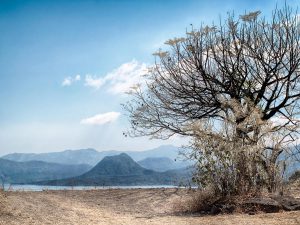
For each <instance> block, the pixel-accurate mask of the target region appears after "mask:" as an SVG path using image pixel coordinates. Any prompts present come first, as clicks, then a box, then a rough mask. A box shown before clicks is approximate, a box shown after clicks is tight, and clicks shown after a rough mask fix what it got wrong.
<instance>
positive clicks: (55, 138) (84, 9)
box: [0, 0, 300, 155]
mask: <svg viewBox="0 0 300 225" xmlns="http://www.w3.org/2000/svg"><path fill="white" fill-rule="evenodd" d="M286 2H287V3H288V4H289V5H290V6H292V7H297V6H300V2H299V0H289V1H288V0H287V1H286ZM284 3H285V1H283V0H277V1H273V0H264V1H261V0H251V1H250V0H244V1H241V0H228V1H225V0H222V1H221V0H198V1H196V0H181V1H179V0H163V1H162V0H107V1H104V0H103V1H101V0H98V1H90V0H86V1H83V0H82V1H77V0H73V1H66V0H60V1H58V0H57V1H56V0H49V1H47V0H40V1H38V0H36V1H22V0H20V1H14V0H7V1H6V0H0V98H1V101H0V155H4V154H8V153H12V152H52V151H60V150H65V149H82V148H95V149H97V150H99V151H102V150H112V149H114V150H133V151H134V150H145V149H150V148H154V147H157V146H159V145H164V144H173V145H178V146H179V145H181V144H184V143H186V142H187V141H188V140H187V139H185V138H182V137H178V136H176V137H174V138H172V139H170V140H165V141H162V140H150V139H149V138H146V137H144V138H128V137H127V138H126V137H124V136H123V135H122V133H123V131H126V130H127V129H128V128H129V122H128V118H127V116H126V115H125V112H124V110H123V109H122V106H121V104H122V103H125V102H126V101H128V100H129V97H128V96H127V95H126V94H124V92H126V91H127V90H128V89H129V88H130V87H132V86H133V85H134V84H135V83H136V82H139V81H140V80H141V79H142V78H141V75H143V74H145V73H146V71H147V67H148V66H150V65H152V64H153V63H154V57H153V55H152V53H153V52H155V51H157V50H158V49H159V48H164V42H165V41H166V40H167V39H169V38H173V37H182V36H184V35H185V32H186V30H187V29H190V24H193V27H194V28H197V27H200V25H201V24H202V23H204V24H211V23H212V22H213V21H215V22H218V21H219V20H220V18H225V17H226V13H227V12H232V11H234V12H235V14H236V15H240V14H243V13H245V12H249V11H256V10H260V11H261V12H262V14H263V15H266V16H268V15H270V13H271V11H272V10H273V9H274V8H275V7H276V5H277V6H278V7H281V6H282V5H283V4H284Z"/></svg>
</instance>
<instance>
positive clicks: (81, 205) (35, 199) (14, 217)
mask: <svg viewBox="0 0 300 225" xmlns="http://www.w3.org/2000/svg"><path fill="white" fill-rule="evenodd" d="M190 194H191V191H189V190H184V189H133V190H90V191H43V192H7V193H6V196H7V200H8V202H9V203H10V204H9V205H8V207H9V209H10V210H9V211H8V212H7V213H2V214H0V224H1V225H2V224H3V225H9V224H22V225H23V224H24V225H25V224H39V225H40V224H41V225H44V224H57V225H58V224H80V225H86V224H100V225H102V224H116V225H123V224H124V225H144V224H152V225H155V224H160V225H165V224H170V225H171V224H174V225H175V224H176V225H181V224H193V225H194V224H199V225H201V224H205V225H219V224H222V225H227V224H228V225H229V224H239V225H243V224H246V225H252V224H253V225H254V224H255V225H259V224H264V225H268V224H272V225H275V224H286V225H299V224H300V212H299V211H298V212H280V213H275V214H271V213H270V214H256V215H246V214H233V215H218V216H199V215H186V214H179V213H178V212H176V209H177V208H178V207H174V206H176V205H178V204H179V203H180V202H182V201H183V200H185V199H186V198H188V196H190Z"/></svg>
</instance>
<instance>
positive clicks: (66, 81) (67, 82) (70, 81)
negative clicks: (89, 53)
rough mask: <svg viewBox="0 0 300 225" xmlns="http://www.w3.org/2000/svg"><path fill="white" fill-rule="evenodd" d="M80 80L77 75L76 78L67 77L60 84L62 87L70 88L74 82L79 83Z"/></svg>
mask: <svg viewBox="0 0 300 225" xmlns="http://www.w3.org/2000/svg"><path fill="white" fill-rule="evenodd" d="M80 79H81V77H80V75H79V74H78V75H76V76H74V77H71V76H68V77H66V78H65V79H64V80H63V82H62V83H61V85H62V86H63V87H65V86H71V85H72V84H73V83H74V82H76V81H80Z"/></svg>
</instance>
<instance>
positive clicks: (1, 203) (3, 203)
mask: <svg viewBox="0 0 300 225" xmlns="http://www.w3.org/2000/svg"><path fill="white" fill-rule="evenodd" d="M5 214H9V207H8V201H7V198H6V195H5V193H4V191H3V190H2V189H0V216H1V215H5Z"/></svg>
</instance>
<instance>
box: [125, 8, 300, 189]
mask: <svg viewBox="0 0 300 225" xmlns="http://www.w3.org/2000/svg"><path fill="white" fill-rule="evenodd" d="M259 15H260V11H257V12H250V13H249V14H246V15H242V16H240V17H239V18H238V19H236V18H235V17H234V15H232V14H228V18H227V19H226V20H224V21H221V22H220V24H219V25H218V26H217V25H212V26H203V27H201V28H200V29H198V30H196V29H192V30H190V31H189V32H187V33H186V37H184V38H174V39H170V40H168V41H167V42H166V43H165V44H167V45H168V46H169V48H170V49H169V50H168V51H162V50H159V51H158V52H156V53H155V54H154V55H155V56H156V59H157V61H156V63H155V65H154V66H153V67H152V68H150V69H149V75H148V83H147V88H146V89H142V88H138V89H135V90H134V91H133V92H132V95H133V99H132V100H131V101H130V102H128V103H127V104H126V105H125V106H124V107H125V109H126V110H127V111H128V112H129V116H130V122H131V130H130V131H129V135H131V136H151V137H152V138H161V139H167V138H169V137H171V136H172V135H174V134H180V135H184V136H189V137H191V138H192V140H193V141H192V143H191V147H192V148H193V150H194V151H193V152H192V154H191V155H190V157H191V158H193V159H196V160H197V168H198V170H197V171H198V172H197V174H195V181H196V182H198V183H199V185H200V187H202V188H205V187H206V186H208V185H210V186H211V185H213V186H214V189H215V192H216V193H220V194H222V195H233V194H243V193H248V192H260V191H261V190H262V189H264V188H266V189H268V190H269V191H270V192H274V191H276V190H278V188H279V187H280V183H281V180H282V176H283V173H284V170H285V168H286V166H287V160H290V159H294V158H295V157H296V155H297V154H296V153H297V152H295V150H294V149H293V151H291V145H292V144H293V143H295V140H297V138H298V131H299V120H298V119H297V118H298V115H299V113H300V110H299V98H300V48H299V46H300V25H299V21H298V18H297V12H295V11H294V10H293V9H291V8H289V7H285V8H283V9H282V10H277V9H276V10H275V11H274V12H273V14H272V18H271V19H270V20H266V19H265V18H260V17H259Z"/></svg>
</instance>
